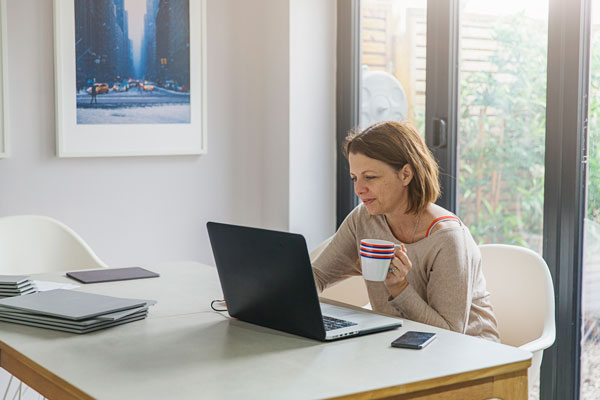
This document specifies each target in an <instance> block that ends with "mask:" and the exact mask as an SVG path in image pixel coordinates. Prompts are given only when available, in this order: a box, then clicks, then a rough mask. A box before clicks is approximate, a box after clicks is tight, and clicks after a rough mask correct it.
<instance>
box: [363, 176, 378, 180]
mask: <svg viewBox="0 0 600 400" xmlns="http://www.w3.org/2000/svg"><path fill="white" fill-rule="evenodd" d="M365 178H367V179H375V178H377V177H376V176H365Z"/></svg>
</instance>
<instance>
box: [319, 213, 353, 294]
mask: <svg viewBox="0 0 600 400" xmlns="http://www.w3.org/2000/svg"><path fill="white" fill-rule="evenodd" d="M356 212H357V209H355V210H354V211H353V212H351V213H350V214H349V215H348V216H347V217H346V219H345V220H344V222H342V225H340V228H339V229H338V231H337V232H336V233H335V235H334V236H333V238H332V240H331V241H330V242H329V244H328V245H327V247H325V249H323V251H322V252H321V254H320V255H319V256H318V257H317V258H316V259H315V260H314V262H313V263H312V266H313V274H314V277H315V283H316V284H317V289H318V291H319V292H322V291H323V290H325V289H326V288H327V287H328V286H331V285H333V284H334V283H336V282H339V281H341V280H343V279H346V278H348V277H350V276H354V275H360V273H361V272H360V269H358V250H357V245H356V243H357V240H356V229H355V228H356V224H355V214H356Z"/></svg>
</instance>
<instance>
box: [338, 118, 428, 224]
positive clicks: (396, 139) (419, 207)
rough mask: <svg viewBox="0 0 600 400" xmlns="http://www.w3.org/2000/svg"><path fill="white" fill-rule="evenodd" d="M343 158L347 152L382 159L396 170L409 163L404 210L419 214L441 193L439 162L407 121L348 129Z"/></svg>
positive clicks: (347, 154)
mask: <svg viewBox="0 0 600 400" xmlns="http://www.w3.org/2000/svg"><path fill="white" fill-rule="evenodd" d="M342 150H343V152H344V156H345V157H346V159H348V156H349V155H350V153H352V154H363V155H365V156H367V157H369V158H373V159H375V160H379V161H383V162H384V163H386V164H388V165H389V166H391V167H392V168H394V169H395V170H397V171H400V170H401V169H402V167H404V166H405V165H406V164H409V165H410V166H411V167H412V170H413V178H412V180H411V181H410V183H409V184H408V209H407V212H409V213H415V214H418V213H420V212H422V211H423V210H424V209H425V208H426V207H427V205H428V204H429V203H434V202H435V201H436V200H437V199H438V198H439V197H440V184H439V181H438V165H437V163H436V162H435V159H434V158H433V155H432V154H431V151H429V148H427V145H426V144H425V142H424V140H423V138H421V135H419V133H418V132H417V131H416V130H415V129H414V128H412V127H411V126H409V125H406V124H402V123H400V122H394V121H388V122H381V123H377V124H374V125H372V126H370V127H368V128H366V129H365V130H363V131H362V132H360V133H356V132H350V133H349V134H348V136H346V139H345V141H344V145H343V149H342Z"/></svg>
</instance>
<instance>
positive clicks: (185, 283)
mask: <svg viewBox="0 0 600 400" xmlns="http://www.w3.org/2000/svg"><path fill="white" fill-rule="evenodd" d="M148 269H150V270H152V271H155V272H158V273H159V274H160V275H161V277H160V278H151V279H140V280H132V281H121V282H111V283H101V284H92V285H82V286H81V287H80V288H79V289H77V290H83V291H86V292H90V293H99V294H109V295H114V296H122V297H132V298H143V299H156V300H158V304H156V305H155V306H153V307H152V308H151V309H150V314H149V317H148V318H147V319H145V320H143V321H138V322H133V323H130V324H125V325H122V326H118V327H114V328H110V329H106V330H101V331H97V332H93V333H89V334H85V335H77V334H70V333H64V332H58V331H52V330H46V329H40V328H34V327H28V326H24V325H16V324H9V323H0V366H1V367H3V368H5V369H7V370H8V371H9V372H11V373H12V374H13V375H15V376H17V377H18V378H19V379H21V380H22V381H24V382H25V383H26V384H27V385H29V386H31V387H32V388H34V389H35V390H37V391H38V392H40V393H42V394H43V395H44V396H46V397H48V398H59V399H68V398H100V399H125V398H127V399H136V398H143V399H168V398H179V399H188V398H189V399H195V398H210V399H213V398H214V399H229V398H231V399H233V398H235V399H237V398H261V399H269V398H273V399H281V398H285V399H295V398H298V399H306V398H334V397H341V398H385V397H389V396H398V395H401V396H400V397H395V398H422V396H432V395H435V396H436V397H437V398H456V399H458V398H460V399H482V398H492V397H502V398H506V399H526V398H527V368H528V367H529V365H530V363H531V353H529V352H526V351H523V350H519V349H517V348H513V347H509V346H505V345H501V344H497V343H492V342H489V341H486V340H482V339H476V338H473V337H469V336H465V335H460V334H457V333H454V332H450V331H447V330H443V329H438V328H434V327H430V326H427V325H423V324H420V323H416V322H411V321H408V320H405V321H404V326H403V327H402V328H400V329H397V330H392V331H388V332H382V333H377V334H373V335H367V336H363V337H357V338H351V339H344V340H340V341H336V342H330V343H321V342H317V341H314V340H310V339H306V338H302V337H298V336H294V335H290V334H286V333H283V332H279V331H274V330H270V329H267V328H262V327H259V326H255V325H252V324H248V323H244V322H241V321H237V320H234V319H231V318H229V317H228V315H227V314H226V313H223V314H220V313H216V312H214V311H212V310H211V309H210V306H209V304H210V301H211V300H213V299H219V298H221V296H222V295H221V290H220V285H219V281H218V277H217V274H216V270H215V269H214V268H213V267H209V266H205V265H202V264H197V263H173V264H163V265H156V266H153V267H148ZM34 278H35V279H40V280H52V281H56V282H69V283H73V281H72V280H70V279H68V278H66V277H65V276H64V274H62V276H61V274H59V273H54V274H41V275H35V276H34ZM407 330H426V331H434V332H437V333H438V338H437V339H436V340H435V341H434V342H432V343H431V344H430V345H429V346H428V347H426V348H425V349H423V350H405V349H397V348H391V347H390V345H389V344H390V342H391V341H392V340H393V339H395V338H396V337H398V336H400V335H401V334H402V333H403V332H405V331H407Z"/></svg>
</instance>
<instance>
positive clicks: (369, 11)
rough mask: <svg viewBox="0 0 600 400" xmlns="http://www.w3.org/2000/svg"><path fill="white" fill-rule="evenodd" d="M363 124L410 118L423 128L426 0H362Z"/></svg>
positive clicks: (361, 119) (407, 119)
mask: <svg viewBox="0 0 600 400" xmlns="http://www.w3.org/2000/svg"><path fill="white" fill-rule="evenodd" d="M361 6H362V9H361V15H362V20H361V29H362V31H361V38H362V39H361V40H362V55H361V56H362V57H361V59H362V62H361V64H362V67H361V82H362V88H361V104H360V126H361V128H363V129H364V128H366V127H367V126H369V125H371V124H373V123H375V122H379V121H388V120H394V121H404V122H406V121H410V122H412V123H413V124H415V125H416V126H417V128H418V129H419V132H421V134H424V122H425V54H426V32H427V21H426V18H427V9H426V6H427V1H426V0H363V1H362V4H361Z"/></svg>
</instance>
